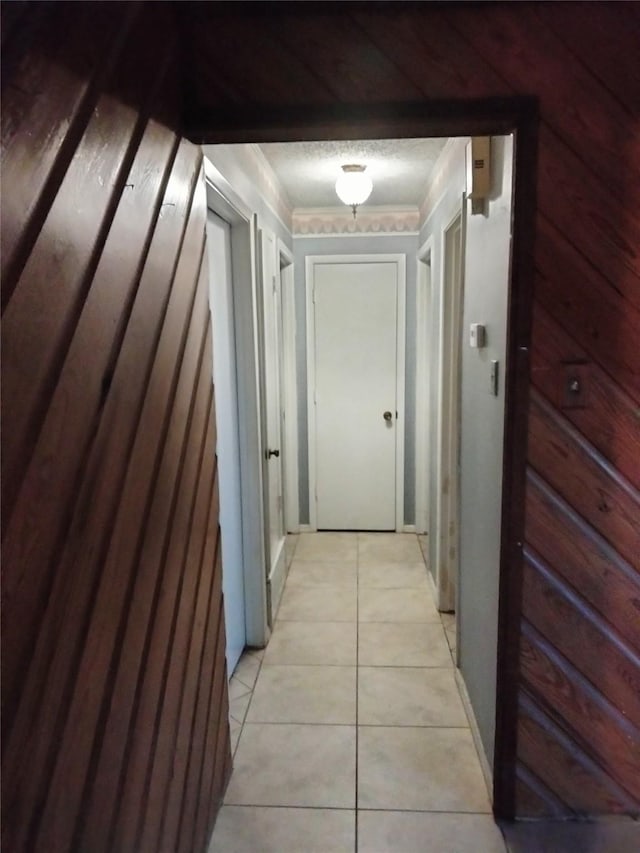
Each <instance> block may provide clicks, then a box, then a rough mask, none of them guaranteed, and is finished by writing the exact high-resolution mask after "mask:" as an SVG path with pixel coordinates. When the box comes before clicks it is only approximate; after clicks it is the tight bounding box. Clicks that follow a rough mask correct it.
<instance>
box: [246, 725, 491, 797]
mask: <svg viewBox="0 0 640 853" xmlns="http://www.w3.org/2000/svg"><path fill="white" fill-rule="evenodd" d="M245 728H246V726H245ZM243 736H244V735H243ZM241 748H242V741H241V744H240V747H239V748H238V752H240V750H241ZM358 806H359V808H365V809H366V808H372V809H390V810H399V811H405V810H408V811H411V810H415V811H443V812H446V811H452V812H453V811H460V812H476V813H478V812H489V811H490V808H489V799H488V796H487V790H486V788H485V784H484V780H483V777H482V772H481V770H480V763H479V761H478V757H477V755H476V751H475V747H474V745H473V741H472V739H471V732H470V731H469V730H468V729H448V728H387V727H382V726H379V727H378V726H371V727H368V726H360V727H359V730H358Z"/></svg>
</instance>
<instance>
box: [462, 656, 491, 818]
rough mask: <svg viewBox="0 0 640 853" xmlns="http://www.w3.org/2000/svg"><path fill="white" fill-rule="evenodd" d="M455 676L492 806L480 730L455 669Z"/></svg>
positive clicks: (488, 773)
mask: <svg viewBox="0 0 640 853" xmlns="http://www.w3.org/2000/svg"><path fill="white" fill-rule="evenodd" d="M455 676H456V683H457V685H458V690H459V692H460V698H461V699H462V704H463V705H464V710H465V713H466V715H467V719H468V720H469V728H470V729H471V737H472V738H473V743H474V745H475V748H476V752H477V753H478V758H479V760H480V767H481V769H482V775H483V777H484V783H485V785H486V786H487V793H488V794H489V802H490V803H492V804H493V773H492V772H491V767H490V766H489V761H488V760H487V756H486V754H485V751H484V746H483V743H482V738H481V737H480V729H479V728H478V722H477V720H476V715H475V714H474V713H473V707H472V705H471V700H470V699H469V694H468V693H467V685H466V684H465V683H464V678H463V677H462V673H461V672H460V670H459V669H457V668H456V670H455Z"/></svg>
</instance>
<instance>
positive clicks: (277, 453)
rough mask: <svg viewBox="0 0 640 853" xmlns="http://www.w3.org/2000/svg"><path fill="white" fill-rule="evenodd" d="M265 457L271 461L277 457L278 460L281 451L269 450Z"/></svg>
mask: <svg viewBox="0 0 640 853" xmlns="http://www.w3.org/2000/svg"><path fill="white" fill-rule="evenodd" d="M265 456H266V457H267V459H271V457H272V456H275V457H276V459H277V458H278V456H280V451H279V450H267V452H266V454H265Z"/></svg>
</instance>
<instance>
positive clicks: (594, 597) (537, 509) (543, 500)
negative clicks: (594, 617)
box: [527, 471, 640, 651]
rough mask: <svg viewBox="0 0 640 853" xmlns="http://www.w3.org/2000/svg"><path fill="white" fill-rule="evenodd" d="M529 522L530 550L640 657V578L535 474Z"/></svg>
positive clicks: (529, 497) (530, 478)
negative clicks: (639, 653) (576, 592)
mask: <svg viewBox="0 0 640 853" xmlns="http://www.w3.org/2000/svg"><path fill="white" fill-rule="evenodd" d="M527 518H528V522H529V523H528V528H527V538H528V542H529V544H530V545H531V546H532V547H533V548H534V549H535V550H536V552H537V553H538V554H539V555H540V556H541V557H542V558H543V560H545V561H546V562H547V564H551V563H553V571H554V573H555V574H556V575H557V576H559V577H561V578H563V579H564V580H565V581H566V582H567V583H568V584H569V586H570V587H572V588H573V589H574V590H577V591H579V593H580V596H581V597H582V598H583V599H584V600H585V602H588V603H589V604H590V605H591V606H592V607H593V608H594V609H595V610H597V611H598V612H599V613H600V615H601V616H602V617H603V618H604V619H605V620H606V621H607V622H609V623H610V624H611V625H614V626H615V629H616V631H617V632H618V633H619V634H620V636H622V637H624V638H625V639H626V640H627V641H628V642H629V643H630V644H631V647H632V648H634V649H636V650H638V651H640V574H638V572H636V571H635V569H634V568H633V567H632V566H631V565H629V563H627V562H625V561H624V560H623V559H622V558H621V557H620V555H619V554H618V553H617V551H616V550H615V548H613V547H612V546H611V545H609V543H608V542H607V541H606V540H605V539H603V538H602V536H599V535H598V534H597V533H596V531H595V530H594V529H593V528H592V527H590V525H588V524H587V523H586V522H585V520H584V518H582V516H580V515H578V513H576V512H575V510H573V509H572V508H571V506H570V505H569V504H568V503H567V502H566V501H564V500H563V499H562V498H561V497H560V495H558V494H557V493H556V492H554V491H553V490H552V489H551V488H550V487H549V485H548V484H547V483H546V482H545V481H544V480H543V479H542V478H541V477H539V476H538V475H537V474H536V473H535V472H533V471H529V476H528V480H527Z"/></svg>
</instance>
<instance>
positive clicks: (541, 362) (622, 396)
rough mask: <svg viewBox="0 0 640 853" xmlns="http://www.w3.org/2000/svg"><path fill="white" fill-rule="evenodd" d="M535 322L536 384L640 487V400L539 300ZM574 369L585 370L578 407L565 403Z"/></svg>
mask: <svg viewBox="0 0 640 853" xmlns="http://www.w3.org/2000/svg"><path fill="white" fill-rule="evenodd" d="M533 322H534V330H535V334H536V337H537V343H536V347H535V349H534V351H533V353H532V355H531V376H532V378H533V380H534V381H535V384H536V388H537V389H538V390H539V391H541V392H542V394H543V395H544V397H545V399H546V400H547V401H548V402H549V403H550V404H551V405H552V406H554V407H555V408H556V409H562V414H563V416H564V417H565V418H566V419H567V420H568V421H570V422H571V423H572V424H573V425H574V426H575V427H576V428H577V429H578V431H579V432H580V433H581V434H582V435H583V436H584V437H585V439H586V440H587V441H588V442H589V443H590V444H591V445H593V447H594V448H595V450H596V451H597V452H598V453H599V454H600V455H601V457H603V458H606V459H607V460H608V461H609V462H611V463H612V464H613V466H614V467H615V468H616V469H617V470H618V471H620V473H621V474H622V475H623V476H624V477H626V479H628V480H629V481H630V482H631V483H632V485H633V486H634V487H635V488H636V489H638V488H640V454H639V453H638V414H637V412H638V404H637V403H636V402H635V401H634V400H633V398H632V397H630V396H629V395H628V394H627V393H626V392H625V391H623V390H622V388H621V387H620V385H619V384H617V383H616V382H614V381H613V380H612V379H611V377H610V375H609V374H608V373H606V372H605V371H604V370H602V368H601V367H600V366H599V365H598V364H597V362H595V361H592V360H591V359H590V358H589V355H588V353H587V352H586V351H585V350H584V349H583V348H582V347H581V346H579V345H578V344H577V343H576V342H575V340H574V339H573V338H571V337H569V335H567V333H566V332H565V331H564V330H563V329H562V327H561V326H560V325H559V324H558V323H556V322H555V321H554V320H553V319H552V318H551V317H550V316H549V315H548V314H547V313H546V311H545V310H544V308H542V307H541V306H540V304H538V305H537V306H536V309H535V312H534V320H533ZM639 333H640V332H639ZM576 365H577V368H575V366H576ZM572 366H574V367H572ZM583 366H584V367H583ZM572 369H577V370H584V379H583V383H584V384H585V388H584V402H583V404H582V405H579V406H576V407H569V406H567V405H566V399H567V389H566V383H567V381H568V378H569V377H570V376H571V370H572ZM605 415H606V416H605Z"/></svg>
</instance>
